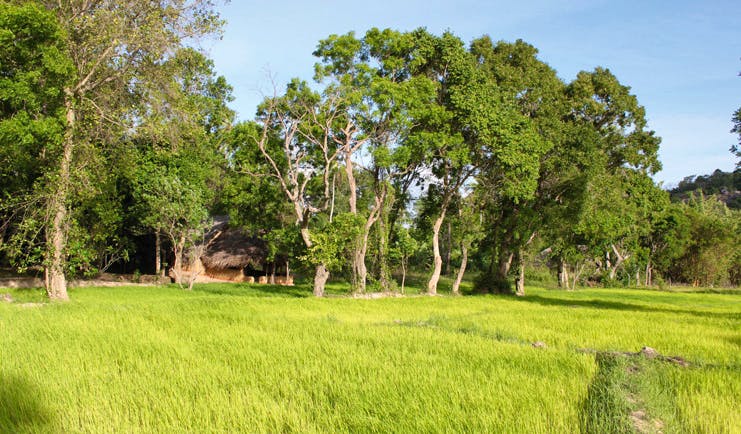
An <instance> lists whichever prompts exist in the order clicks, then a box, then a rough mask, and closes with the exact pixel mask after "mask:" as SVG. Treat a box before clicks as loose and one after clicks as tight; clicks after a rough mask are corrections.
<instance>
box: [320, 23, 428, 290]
mask: <svg viewBox="0 0 741 434" xmlns="http://www.w3.org/2000/svg"><path fill="white" fill-rule="evenodd" d="M429 38H430V35H429V34H428V33H427V32H425V31H424V30H417V31H414V32H407V33H401V32H396V31H393V30H389V29H385V30H379V29H371V30H369V31H368V32H367V33H366V34H365V35H364V37H363V38H360V39H359V38H356V37H355V35H354V33H352V32H351V33H348V34H345V35H340V36H338V35H332V36H330V37H329V38H327V39H325V40H322V41H320V43H319V46H318V48H317V50H316V51H315V53H314V54H315V55H316V56H318V57H319V58H320V59H321V61H322V62H321V63H320V64H317V65H316V71H317V77H316V78H317V79H319V80H325V81H329V82H330V86H329V89H330V90H332V91H333V92H334V93H335V94H336V95H338V96H341V99H342V101H344V110H345V113H344V114H343V115H342V116H341V117H338V118H337V119H338V120H341V121H340V122H339V123H338V125H337V127H335V128H334V133H333V134H332V135H333V137H334V140H335V141H336V142H337V143H338V144H339V145H340V147H341V150H342V155H343V165H344V170H345V176H346V179H347V182H348V188H349V208H350V213H352V214H356V215H359V216H362V217H363V218H364V220H365V222H364V224H363V230H362V231H361V234H360V236H359V239H358V241H357V243H356V246H355V249H354V254H353V255H352V269H353V276H354V279H353V280H354V287H355V290H356V291H359V292H363V291H365V285H366V280H367V274H368V271H367V266H366V264H365V261H366V255H367V251H368V245H369V237H370V233H371V229H372V227H373V226H374V225H375V224H376V223H377V222H380V226H382V228H379V230H378V234H379V243H378V244H379V245H378V248H379V255H378V256H379V270H380V275H379V277H378V280H379V281H380V283H381V287H382V288H383V289H384V290H388V289H389V285H390V283H389V279H390V277H389V276H388V266H387V264H386V260H387V259H386V251H387V248H388V237H389V229H388V224H387V221H386V217H387V216H386V215H387V214H388V211H389V208H390V207H391V204H392V202H393V200H392V199H393V198H394V194H393V192H392V191H391V189H392V188H393V184H394V183H395V182H396V181H397V180H398V179H400V178H402V177H404V176H406V175H408V174H410V173H413V172H414V169H415V168H416V167H417V166H418V165H419V164H420V162H421V157H420V153H419V152H417V151H415V150H414V146H413V144H412V143H410V140H409V136H410V133H411V132H412V126H413V125H414V123H415V122H416V119H418V115H417V113H419V111H421V110H426V109H427V107H429V103H430V102H432V101H433V97H434V86H433V82H432V81H431V80H430V79H428V78H427V77H425V76H423V75H420V74H419V73H418V72H416V71H415V69H414V63H415V62H417V63H419V59H417V57H418V51H419V50H420V46H421V45H422V44H423V43H424V42H425V41H426V40H427V39H429ZM361 152H363V154H364V155H368V156H370V160H371V163H370V164H369V165H368V166H366V167H361V166H360V165H359V164H358V162H356V161H355V160H356V155H357V154H359V153H361ZM356 169H362V170H364V171H365V172H366V174H367V175H369V176H368V178H369V182H370V185H368V186H367V187H366V189H365V190H366V193H365V194H366V195H367V196H369V198H368V200H366V201H365V202H366V203H367V204H368V206H367V207H366V208H365V209H361V208H359V207H358V205H357V204H358V200H357V191H358V187H357V182H356V175H355V172H356Z"/></svg>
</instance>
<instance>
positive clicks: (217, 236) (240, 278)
mask: <svg viewBox="0 0 741 434" xmlns="http://www.w3.org/2000/svg"><path fill="white" fill-rule="evenodd" d="M267 257H268V248H267V244H266V243H265V241H264V240H263V239H261V238H260V237H256V236H253V235H251V234H249V233H248V232H247V231H245V230H242V229H238V228H233V227H230V226H229V220H228V218H226V217H217V218H215V219H214V225H213V227H212V228H211V230H210V231H209V232H208V234H206V237H205V249H204V252H203V254H202V255H201V257H200V264H197V265H196V267H198V266H199V265H200V266H202V267H203V268H202V270H203V271H202V273H203V274H204V275H205V276H207V277H209V278H212V279H218V280H227V281H231V282H254V281H255V280H257V281H259V282H261V283H268V282H271V283H277V284H283V285H292V284H293V278H292V277H290V276H288V275H286V276H275V271H276V269H277V268H284V267H287V265H286V260H285V258H278V259H276V261H275V262H268V260H267ZM276 262H277V263H276ZM284 269H287V268H284Z"/></svg>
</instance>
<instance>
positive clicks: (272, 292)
mask: <svg viewBox="0 0 741 434" xmlns="http://www.w3.org/2000/svg"><path fill="white" fill-rule="evenodd" d="M193 291H194V292H202V293H206V294H214V295H225V296H235V297H283V298H306V297H310V296H311V288H308V287H306V286H305V285H295V286H284V285H266V284H251V283H214V284H200V285H196V286H194V287H193Z"/></svg>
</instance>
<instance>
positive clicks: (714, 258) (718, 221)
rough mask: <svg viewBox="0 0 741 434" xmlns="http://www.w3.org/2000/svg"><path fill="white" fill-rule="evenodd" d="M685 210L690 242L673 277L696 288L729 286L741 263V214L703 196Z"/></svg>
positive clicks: (694, 199)
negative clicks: (733, 272)
mask: <svg viewBox="0 0 741 434" xmlns="http://www.w3.org/2000/svg"><path fill="white" fill-rule="evenodd" d="M683 210H684V215H685V218H686V219H687V220H688V223H687V239H686V244H685V247H684V252H683V254H682V255H681V256H680V257H679V258H678V259H677V261H676V262H675V264H674V266H673V267H672V274H674V275H675V276H678V277H680V278H681V279H683V280H684V281H686V282H688V283H692V284H694V285H702V286H709V285H710V286H712V285H724V284H728V283H729V281H730V278H731V274H730V273H731V272H732V270H735V269H737V267H738V264H739V262H738V261H739V257H738V246H739V244H741V238H740V237H739V235H740V234H741V230H739V228H740V227H741V213H739V211H732V210H729V209H728V208H727V207H726V206H725V204H723V203H722V202H720V201H718V200H717V199H716V198H713V197H710V198H706V197H704V196H702V195H700V196H697V197H693V198H692V199H691V200H690V202H689V203H688V204H687V205H684V206H683Z"/></svg>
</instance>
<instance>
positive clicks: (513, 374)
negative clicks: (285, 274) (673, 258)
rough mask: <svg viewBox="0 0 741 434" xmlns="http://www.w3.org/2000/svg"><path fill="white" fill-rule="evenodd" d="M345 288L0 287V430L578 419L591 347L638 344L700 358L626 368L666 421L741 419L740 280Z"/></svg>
mask: <svg viewBox="0 0 741 434" xmlns="http://www.w3.org/2000/svg"><path fill="white" fill-rule="evenodd" d="M345 292H346V288H345V287H343V286H341V285H334V286H332V287H330V295H333V296H331V297H328V298H326V299H314V298H312V297H310V294H311V291H310V289H309V288H308V287H306V286H296V287H292V288H284V287H271V286H257V285H201V286H196V289H195V290H194V291H193V292H187V291H182V290H179V289H177V288H173V287H162V288H156V287H152V288H146V287H135V288H78V289H74V290H72V293H71V297H72V301H71V302H70V303H67V304H44V305H42V306H38V305H26V306H23V305H22V304H23V303H24V302H38V301H41V300H43V298H42V296H41V295H40V293H38V292H32V291H14V292H12V293H11V294H12V296H13V297H14V299H15V303H12V304H7V303H2V304H0V432H83V431H84V432H112V431H117V432H162V431H166V432H183V431H189V432H204V431H206V432H208V431H221V432H225V431H229V432H232V431H245V432H276V431H292V432H336V431H343V432H387V431H396V432H446V431H447V432H450V431H454V432H460V431H464V432H529V433H531V432H575V431H579V430H580V429H581V430H584V429H588V427H587V425H585V420H586V419H585V418H586V415H588V414H589V413H590V411H592V409H593V408H598V407H599V406H596V407H595V406H594V405H590V402H591V400H594V399H603V398H600V397H599V396H602V395H601V394H599V393H595V392H594V391H595V386H594V384H598V383H600V381H602V380H605V382H606V383H609V382H610V381H612V380H610V378H604V376H605V375H610V374H609V373H606V372H605V371H604V370H600V367H601V365H600V364H598V363H597V362H596V360H595V355H594V354H587V353H583V352H581V351H580V350H581V349H586V348H588V349H594V350H598V351H638V350H639V349H640V348H641V347H642V346H651V347H653V348H655V349H657V350H658V351H659V352H661V353H662V354H666V355H676V356H681V357H683V358H685V359H687V360H688V361H690V363H691V364H692V365H691V367H689V368H681V367H676V366H673V365H668V364H666V363H664V362H651V363H650V364H649V365H647V367H646V368H645V369H644V370H642V371H641V372H642V374H641V375H640V376H637V377H635V379H634V380H632V381H633V383H635V384H634V385H632V386H630V387H632V388H633V389H635V390H636V393H639V394H642V395H645V396H646V397H647V398H646V399H648V400H650V401H651V405H648V403H647V405H645V407H646V408H647V410H648V411H649V412H652V413H653V414H654V415H655V417H658V418H662V419H665V420H666V427H667V429H670V430H669V431H665V432H672V431H671V430H676V431H677V432H685V431H690V432H741V425H739V424H740V422H739V420H741V418H739V417H738V416H739V415H738V410H737V408H739V403H740V402H741V397H740V396H739V395H740V393H739V387H740V386H741V373H740V371H739V367H740V366H741V356H740V355H739V346H740V344H741V330H740V327H741V325H740V324H741V322H740V321H739V320H740V319H741V298H739V296H738V295H726V294H672V293H663V292H649V291H632V290H585V291H576V292H560V291H547V290H543V289H537V288H529V290H528V296H527V297H524V298H514V297H505V296H501V297H496V296H466V297H449V296H443V297H425V296H410V297H405V298H384V299H377V300H362V299H349V298H345V297H340V296H339V295H340V294H342V293H345ZM414 292H416V290H412V291H410V293H414ZM535 341H542V342H545V343H546V345H547V347H546V348H544V349H537V348H533V347H532V345H531V343H533V342H535ZM647 363H648V362H647ZM607 380H609V381H607ZM615 381H618V382H620V381H623V380H620V379H619V378H618V379H617V380H615ZM621 387H622V386H621ZM625 387H628V386H625ZM615 399H621V397H620V396H616V397H615ZM591 403H592V404H594V402H591ZM598 417H599V415H598ZM624 422H625V420H622V422H620V423H624ZM620 423H617V422H616V423H608V425H607V426H608V428H610V427H611V429H613V431H617V430H618V429H619V427H620V426H622V425H620ZM585 427H587V428H585ZM607 430H608V431H609V429H607Z"/></svg>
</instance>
